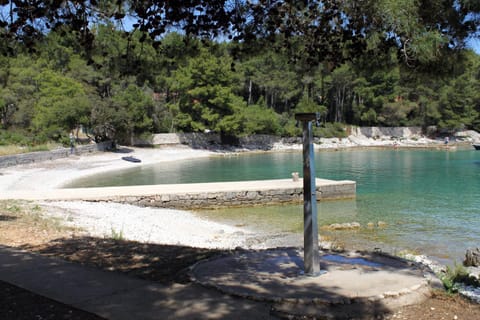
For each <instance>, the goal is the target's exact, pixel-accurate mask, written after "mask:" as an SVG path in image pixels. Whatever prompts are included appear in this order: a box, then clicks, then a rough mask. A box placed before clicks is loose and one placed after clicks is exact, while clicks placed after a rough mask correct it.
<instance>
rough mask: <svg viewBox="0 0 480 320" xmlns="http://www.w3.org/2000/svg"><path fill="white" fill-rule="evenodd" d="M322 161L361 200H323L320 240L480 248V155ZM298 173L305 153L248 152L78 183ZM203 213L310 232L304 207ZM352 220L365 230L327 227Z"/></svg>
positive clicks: (378, 153)
mask: <svg viewBox="0 0 480 320" xmlns="http://www.w3.org/2000/svg"><path fill="white" fill-rule="evenodd" d="M315 161H316V164H315V165H316V170H317V177H320V178H325V179H334V180H343V179H348V180H354V181H356V182H357V198H356V199H355V200H345V201H326V202H319V203H318V221H319V226H320V235H323V236H325V237H326V238H327V240H331V241H334V242H336V243H338V244H339V245H341V246H345V247H347V248H355V249H374V248H377V250H378V249H380V250H384V251H388V252H395V251H396V252H399V251H402V250H408V251H411V252H416V253H421V254H427V255H430V256H432V257H434V258H437V259H438V260H441V261H442V262H453V261H458V262H459V261H461V259H462V258H463V255H464V253H465V251H466V249H467V248H470V247H477V246H480V196H479V195H480V151H475V150H473V149H465V150H456V151H449V150H408V149H397V150H394V149H384V150H358V149H353V150H346V151H338V152H332V151H321V152H316V153H315ZM294 171H298V172H300V175H301V173H302V155H301V153H300V152H287V153H264V154H246V155H239V156H228V157H223V156H222V157H213V158H206V159H196V160H186V161H176V162H174V163H160V164H157V165H152V166H141V167H137V168H135V169H132V170H127V171H122V172H116V173H115V174H107V175H102V176H98V175H97V176H96V177H95V178H94V179H90V180H80V181H77V182H76V183H75V185H74V186H76V187H79V186H82V187H89V186H90V187H92V186H112V185H135V184H137V185H139V184H158V183H194V182H214V181H236V180H262V179H277V178H278V179H280V178H290V177H291V172H294ZM198 214H200V215H202V216H205V217H208V218H210V219H214V220H217V221H221V222H225V223H229V224H234V225H241V226H245V227H247V228H254V229H262V230H266V231H269V232H277V233H279V234H281V233H298V234H301V233H302V232H303V225H302V224H303V209H302V206H301V205H288V206H266V207H256V208H230V209H229V208H227V209H221V210H214V211H204V212H199V213H198ZM379 221H380V222H382V223H381V226H380V227H379V226H378V222H379ZM345 222H359V223H360V224H361V225H362V227H361V228H360V229H358V230H346V231H326V230H324V229H322V228H321V227H322V226H325V225H329V224H333V223H345ZM383 223H385V225H384V224H383ZM372 224H373V227H371V226H372ZM368 226H370V227H368Z"/></svg>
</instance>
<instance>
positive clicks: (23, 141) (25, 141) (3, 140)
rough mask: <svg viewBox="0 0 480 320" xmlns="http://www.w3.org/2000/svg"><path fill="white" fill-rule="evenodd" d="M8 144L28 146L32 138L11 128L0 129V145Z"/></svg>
mask: <svg viewBox="0 0 480 320" xmlns="http://www.w3.org/2000/svg"><path fill="white" fill-rule="evenodd" d="M8 145H18V146H29V145H32V139H31V138H30V137H28V136H26V135H24V134H22V133H19V132H16V131H13V130H9V131H7V130H1V129H0V146H8Z"/></svg>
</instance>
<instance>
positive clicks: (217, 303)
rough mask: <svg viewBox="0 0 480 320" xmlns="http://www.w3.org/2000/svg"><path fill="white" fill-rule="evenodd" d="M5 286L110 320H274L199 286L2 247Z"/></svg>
mask: <svg viewBox="0 0 480 320" xmlns="http://www.w3.org/2000/svg"><path fill="white" fill-rule="evenodd" d="M0 280H2V281H5V282H8V283H10V284H13V285H16V286H18V287H21V288H23V289H26V290H29V291H31V292H34V293H37V294H40V295H42V296H45V297H47V298H50V299H53V300H56V301H59V302H62V303H64V304H67V305H70V306H73V307H75V308H78V309H81V310H85V311H88V312H90V313H94V314H97V315H99V316H101V317H104V318H106V319H113V320H123V319H125V320H131V319H145V320H148V319H156V320H158V319H245V318H249V319H269V318H270V315H269V312H270V305H269V304H268V303H259V302H255V301H251V300H247V299H240V298H234V297H231V296H228V295H225V294H222V293H220V292H219V291H217V290H214V289H206V288H204V287H201V286H199V285H196V284H187V285H182V284H173V285H171V286H165V285H162V284H159V283H155V282H150V281H145V280H141V279H137V278H132V277H128V276H126V275H124V274H120V273H115V272H104V271H101V270H97V269H92V268H88V267H85V266H81V265H78V264H72V263H68V262H65V261H63V260H58V259H53V258H46V257H42V256H40V255H37V254H31V253H27V252H22V251H18V250H13V249H10V248H6V247H2V246H0Z"/></svg>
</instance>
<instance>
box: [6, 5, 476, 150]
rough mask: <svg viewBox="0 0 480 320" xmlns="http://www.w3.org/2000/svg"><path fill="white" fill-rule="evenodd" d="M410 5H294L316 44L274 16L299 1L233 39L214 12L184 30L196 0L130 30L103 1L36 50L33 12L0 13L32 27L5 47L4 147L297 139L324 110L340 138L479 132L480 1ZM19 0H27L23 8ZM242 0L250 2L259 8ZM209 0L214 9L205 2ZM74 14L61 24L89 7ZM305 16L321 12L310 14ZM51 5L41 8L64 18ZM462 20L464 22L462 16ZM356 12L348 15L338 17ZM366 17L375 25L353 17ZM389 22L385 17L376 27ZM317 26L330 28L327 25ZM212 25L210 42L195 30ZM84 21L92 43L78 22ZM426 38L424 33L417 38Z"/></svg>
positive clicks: (327, 132) (270, 10)
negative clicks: (192, 138) (354, 133)
mask: <svg viewBox="0 0 480 320" xmlns="http://www.w3.org/2000/svg"><path fill="white" fill-rule="evenodd" d="M227 2H228V1H227ZM400 2H402V3H403V2H408V3H405V5H406V9H405V10H406V11H408V10H410V9H411V12H410V13H408V12H407V13H408V15H407V13H405V12H404V9H402V8H400V7H397V4H395V3H396V2H390V1H381V2H378V3H377V4H378V5H379V7H371V8H369V9H368V10H370V11H365V12H368V14H366V15H365V17H363V16H362V17H357V15H356V13H358V12H356V11H355V10H356V9H355V10H354V8H353V7H348V6H347V5H346V4H348V3H350V2H348V1H347V2H341V3H342V4H343V5H345V7H341V6H340V7H336V6H333V5H332V8H329V7H324V6H327V3H329V2H325V3H323V4H319V7H314V6H312V5H310V7H304V6H303V5H300V4H296V5H295V6H294V7H288V8H289V10H293V9H295V10H297V11H295V12H297V13H298V12H300V13H301V12H305V15H304V16H302V15H298V16H293V13H291V15H292V16H291V19H294V18H295V19H300V20H301V19H307V18H308V19H317V20H314V21H313V22H312V21H308V22H309V23H310V29H312V25H315V28H317V27H318V30H317V31H319V32H320V33H319V34H318V36H319V37H320V36H321V38H318V39H317V38H315V39H313V38H310V36H311V37H313V36H314V35H310V34H309V33H308V32H306V31H305V30H303V29H302V32H301V33H300V31H299V30H300V29H301V28H302V25H301V24H300V22H301V21H303V20H301V21H300V20H299V21H297V20H289V21H290V22H289V23H290V24H289V25H286V24H288V23H287V22H288V21H287V22H285V21H284V20H276V19H278V18H279V17H284V18H285V14H286V13H285V12H283V11H279V10H280V9H282V8H283V9H282V10H286V7H285V6H289V5H291V6H293V4H291V3H290V1H286V2H279V1H272V2H271V3H275V4H276V5H277V7H274V6H273V4H271V6H270V7H269V5H267V4H266V2H265V3H263V1H260V2H259V3H258V4H257V6H256V7H255V6H254V7H253V9H251V10H252V12H251V15H252V17H251V20H248V19H247V20H245V21H244V20H242V21H243V23H244V24H248V22H251V23H252V24H253V23H254V22H256V23H258V24H257V25H255V26H256V27H257V28H258V29H255V30H254V31H251V32H250V33H248V32H247V31H245V30H250V29H251V27H252V25H250V29H248V26H245V27H244V29H241V31H242V32H240V31H239V30H240V29H238V28H239V26H238V25H236V24H235V23H233V22H229V23H233V26H232V27H231V28H234V27H235V28H237V29H232V30H237V31H236V32H237V33H238V34H241V35H242V37H239V39H237V38H236V37H232V34H235V32H234V31H232V32H231V34H230V35H229V37H227V36H226V35H227V34H228V33H225V29H222V28H223V27H220V25H219V24H218V23H220V22H218V21H216V20H215V19H217V18H218V19H220V18H219V17H217V16H215V15H211V16H208V17H207V18H208V19H211V22H212V24H211V25H207V24H206V25H202V26H200V25H197V27H196V28H193V29H187V27H188V26H190V27H192V24H194V23H198V21H196V20H192V21H193V22H192V21H190V20H189V17H190V16H188V14H187V13H188V12H189V11H188V10H187V9H188V8H186V7H188V4H185V8H183V9H185V12H184V11H181V13H182V14H183V15H182V14H180V13H178V12H177V14H178V15H179V16H178V17H177V18H178V19H179V20H181V21H183V22H182V23H184V24H182V23H179V24H177V27H176V28H171V27H170V28H167V29H159V28H160V27H159V26H156V28H157V29H155V28H153V27H152V28H153V29H148V28H146V27H145V28H143V30H142V24H134V26H133V29H131V30H128V31H127V32H126V31H125V28H123V27H122V24H121V23H120V22H121V21H122V20H119V19H121V18H123V17H124V16H125V14H126V13H128V12H126V13H123V12H121V14H120V13H119V10H120V11H121V10H123V9H120V7H118V8H117V7H115V6H114V5H113V4H112V6H111V7H108V8H103V9H104V10H107V9H108V10H113V11H111V15H110V16H108V15H107V16H103V18H102V19H100V18H99V19H97V20H95V21H93V20H89V21H88V24H82V26H83V28H84V29H81V28H80V27H79V26H76V25H75V24H72V25H71V26H70V25H68V21H69V20H61V19H60V17H57V18H58V19H57V20H58V21H57V22H58V23H57V24H56V25H55V28H51V30H47V31H45V30H44V31H43V33H41V34H40V35H39V34H38V33H36V37H35V43H34V45H32V42H31V41H27V40H32V38H28V39H26V38H25V37H27V36H28V34H27V33H26V31H25V30H27V29H25V28H27V27H28V26H30V24H29V22H28V21H30V20H28V19H27V18H28V17H26V18H25V20H21V19H20V18H22V16H21V14H20V13H21V11H19V10H17V11H18V13H17V15H18V21H16V20H15V19H13V18H14V17H17V16H15V15H13V14H12V15H11V16H10V18H11V21H12V22H9V21H10V20H9V19H8V17H7V18H5V19H4V20H2V21H3V22H4V23H5V25H7V29H5V30H14V31H16V30H20V29H19V28H18V25H20V24H23V25H24V29H25V30H24V31H23V32H21V31H16V32H17V33H16V34H17V38H11V37H7V38H6V39H7V40H8V41H3V42H2V44H0V52H1V53H2V54H1V55H0V137H1V139H0V144H19V145H36V144H41V143H45V142H47V141H56V142H60V143H64V144H68V134H69V132H72V131H75V130H76V131H75V132H74V133H75V134H76V135H78V133H79V132H78V130H80V128H82V131H83V132H84V133H85V134H87V135H88V136H90V137H91V138H93V139H95V140H97V141H102V140H106V139H117V140H118V141H121V142H127V143H128V142H129V141H131V139H132V137H133V136H142V135H147V134H149V133H161V132H197V131H198V132H204V131H207V132H208V131H212V132H218V133H220V134H221V135H222V137H223V138H224V140H225V141H231V139H235V138H236V137H239V136H244V135H250V134H274V135H282V136H295V135H298V134H300V129H299V128H298V127H297V126H296V123H295V120H294V113H296V112H319V113H320V114H321V115H322V123H323V128H322V129H318V131H317V133H316V134H317V135H322V136H327V137H328V136H341V135H343V134H344V133H343V125H344V124H351V125H358V126H422V127H427V126H432V125H434V126H437V127H438V128H439V129H440V130H449V131H453V130H458V129H474V130H480V56H479V55H477V54H476V53H474V52H473V51H471V50H468V49H465V47H464V46H462V43H464V42H461V41H464V40H465V39H466V37H467V36H468V35H469V34H474V33H472V30H473V32H474V31H475V30H477V31H478V26H475V24H474V22H476V23H477V24H478V19H476V20H472V21H470V22H469V23H470V24H468V23H467V22H468V21H467V20H468V17H478V15H476V14H477V13H478V12H480V8H477V7H475V6H473V7H472V6H470V7H468V6H467V4H465V6H466V7H465V8H466V9H465V10H464V11H462V10H463V9H462V8H463V7H461V6H460V5H463V2H462V1H460V2H458V7H455V6H453V7H448V8H450V9H448V10H447V9H445V8H444V9H442V10H444V11H441V12H439V13H438V14H436V15H434V16H431V14H432V13H433V12H434V11H433V10H434V9H435V8H424V9H421V8H423V7H422V6H420V7H419V6H418V4H414V3H413V2H412V3H410V2H409V1H400ZM434 2H435V3H437V2H438V1H434ZM22 3H23V2H21V1H20V2H18V3H17V6H19V9H20V8H22V7H21V5H22ZM78 3H83V2H78ZM95 3H97V2H95ZM105 3H110V2H109V1H106V2H105ZM112 3H113V2H112ZM126 3H127V2H126ZM128 3H130V2H128ZM162 3H163V2H162ZM228 3H230V2H228ZM238 3H240V4H243V5H245V10H247V9H248V10H250V9H249V8H250V7H248V5H249V2H245V3H244V2H242V1H240V2H238ZM268 3H270V2H268ZM299 3H300V2H299ZM302 3H303V2H302ZM311 3H317V2H316V1H312V2H311ZM367 3H370V2H369V1H366V2H365V5H366V4H367ZM373 3H375V2H373ZM380 3H381V4H382V5H383V6H384V7H380ZM371 4H372V3H371ZM92 5H93V2H92ZM137 5H138V4H137ZM165 5H166V4H165ZM209 5H212V6H213V4H209V2H208V3H205V4H204V6H205V8H208V6H209ZM260 5H263V6H264V7H262V8H264V9H265V10H266V11H265V12H264V14H267V17H268V19H267V18H265V19H266V20H265V21H264V25H261V22H260V21H256V20H255V19H256V18H257V16H256V15H255V14H258V15H259V17H260V16H261V15H260V13H258V12H257V11H258V10H257V9H258V6H260ZM338 5H340V4H338ZM51 6H52V7H54V8H53V9H55V10H57V9H58V10H66V9H65V8H63V9H62V8H61V7H59V8H56V7H55V6H54V4H52V5H51ZM46 7H48V6H46ZM284 7H285V8H284ZM85 8H88V7H85ZM109 8H110V9H109ZM122 8H123V7H122ZM195 8H196V10H198V11H197V13H196V14H195V15H194V16H193V17H195V19H200V18H199V17H202V15H201V14H200V12H202V10H203V9H202V10H200V9H199V8H200V7H195ZM220 8H222V7H220ZM225 8H227V4H224V7H223V9H225ZM255 8H257V9H255ZM275 8H276V9H275ZM319 8H320V9H322V8H323V9H322V10H320V9H319ZM468 8H470V9H468ZM53 9H52V10H53ZM100 9H101V8H100ZM100 9H99V10H100ZM150 9H151V8H150ZM217 9H218V8H217ZM314 9H315V10H320V11H318V12H316V11H315V10H314ZM327 9H328V10H330V11H328V10H327ZM407 9H408V10H407ZM460 9H461V10H460ZM85 10H86V9H85ZM92 10H93V9H92ZM152 10H153V9H152ZM172 10H173V9H172ZM219 10H220V9H219ZM225 10H226V9H225ZM232 10H233V9H232ZM255 10H257V11H255ZM275 10H277V11H275ZM302 10H303V11H302ZM312 10H313V11H312ZM352 10H354V11H352ZM422 10H424V11H425V12H424V11H422ZM429 10H430V11H429ZM449 10H450V11H449ZM451 10H453V11H451ZM469 10H470V11H469ZM22 12H23V11H22ZM62 12H63V11H62ZM72 12H73V13H72V16H71V17H70V16H66V17H62V19H68V18H69V17H70V18H71V19H74V18H75V15H78V14H80V13H78V12H77V11H72ZM108 12H110V11H108ZM129 12H130V13H131V14H132V15H134V14H136V16H135V17H137V18H138V21H141V22H142V21H143V22H145V21H150V22H152V21H155V20H152V19H153V18H152V17H153V16H154V14H153V13H152V15H151V16H150V18H152V19H150V20H149V19H146V18H148V17H149V16H148V15H149V13H148V12H145V15H146V16H145V17H143V16H141V14H140V13H139V12H143V11H141V10H140V9H139V8H138V7H135V6H133V4H132V7H131V8H130V11H129ZM186 12H187V13H186ZM206 12H207V11H206ZM282 12H283V13H282ZM290 12H291V11H290ZM307 12H310V13H312V12H316V14H317V15H315V17H314V18H312V17H313V14H311V16H312V17H310V16H309V15H307V14H306V13H307ZM469 12H470V13H469ZM47 13H48V11H45V12H44V11H39V13H38V15H39V16H41V15H42V14H45V17H48V18H49V19H54V18H51V16H50V15H48V14H47ZM400 13H402V14H405V16H402V15H399V14H400ZM172 14H173V13H172ZM245 14H246V13H245ZM454 14H456V16H455V19H457V20H458V21H462V23H463V25H462V24H460V22H458V23H457V22H454V21H453V20H452V19H453V16H454ZM347 15H350V18H349V19H350V20H348V22H346V21H343V23H342V22H338V19H341V18H342V17H343V18H345V17H346V16H347ZM377 15H378V16H377ZM411 15H412V16H411ZM457 16H458V17H457ZM52 17H56V16H52ZM222 17H223V16H222ZM389 17H390V18H395V19H397V20H395V21H393V20H392V21H390V20H388V19H389ZM415 17H417V18H415ZM419 17H420V18H421V19H420V18H419ZM144 18H145V19H144ZM357 18H358V23H360V21H363V22H362V23H365V24H367V23H368V28H367V25H362V26H357V25H354V22H355V21H356V20H355V19H357ZM369 18H372V20H371V21H370V20H368V19H369ZM374 18H375V19H374ZM380 18H381V19H380ZM447 18H448V19H450V20H448V19H447ZM30 19H33V18H31V17H30ZM165 19H166V17H165ZM172 19H173V18H172ZM192 19H193V18H192ZM222 19H226V18H225V17H223V18H222ZM232 19H233V18H232ZM285 19H286V18H285ZM321 19H324V20H321ZM325 19H326V20H325ZM328 19H330V20H328ZM362 19H363V20H362ZM382 19H383V20H382ZM410 19H412V20H410ZM415 19H417V20H415ZM429 19H430V20H431V21H430V20H429ZM435 19H437V20H438V21H436V20H435ZM442 19H443V20H442ZM0 20H1V19H0ZM267 20H268V21H267ZM364 20H365V21H364ZM32 21H36V20H35V19H33V20H32ZM48 21H49V23H50V22H51V21H50V20H48ZM74 21H77V20H74ZM162 21H163V20H162ZM195 21H196V22H195ZM272 21H273V22H272ZM379 21H381V22H382V24H381V25H380V24H379V25H376V23H380V22H379ZM389 21H390V22H389ZM412 21H417V22H418V21H421V22H422V24H421V25H416V24H415V25H414V24H411V23H413V22H412ZM439 21H443V22H442V23H441V24H440V22H439ZM62 22H64V24H62ZM143 22H142V23H143ZM164 22H165V23H168V22H169V21H168V19H166V20H165V21H164ZM170 22H171V21H170ZM294 22H296V23H298V25H293V23H294ZM417 22H415V23H417ZM145 23H147V22H145ZM152 23H153V22H152ZM215 23H217V24H215ZM225 23H227V22H225ZM321 23H325V24H326V25H325V26H323V29H320V28H321V27H322V24H321ZM334 23H338V25H337V27H336V29H335V28H334V27H333V25H334ZM454 23H457V24H455V25H454ZM17 24H18V25H17ZM239 24H241V23H239ZM449 24H450V26H449V27H448V25H449ZM42 25H43V26H48V25H49V24H48V23H44V24H42ZM35 26H36V25H34V24H32V28H33V27H35ZM181 26H183V29H182V27H181ZM206 26H209V27H208V28H210V29H209V30H208V32H210V33H208V32H207V33H206V34H208V35H209V36H204V34H203V35H202V34H198V33H201V31H202V28H201V27H204V28H206ZM87 27H88V34H87V35H88V36H89V38H88V40H89V41H88V42H85V41H83V40H85V39H84V38H82V37H81V36H79V31H78V30H77V29H78V28H80V29H81V30H84V31H85V30H87V29H85V28H87ZM262 27H263V28H262ZM8 28H10V29H8ZM282 28H283V29H282ZM289 28H291V30H290V29H289ZM329 28H333V29H329ZM339 28H340V29H341V30H343V31H342V32H343V35H342V36H341V37H340V35H339V33H338V31H339V30H340V29H339ZM356 28H360V29H358V30H363V31H362V32H363V33H362V32H358V30H357V29H356ZM435 28H439V30H437V29H435ZM475 28H477V29H475ZM218 29H222V30H223V32H224V34H225V36H223V37H222V36H220V35H219V32H220V31H219V30H218ZM310 29H308V30H310ZM152 30H153V31H152ZM159 30H162V32H160V31H159ZM192 30H193V31H195V32H191V31H192ZM212 30H213V31H212ZM252 30H253V29H252ZM295 30H296V31H297V33H295V32H294V31H295ZM389 30H391V31H389ZM422 30H423V31H422ZM147 31H148V32H147ZM156 31H158V32H156ZM205 32H206V31H205ZM347 33H348V37H347V36H346V35H347ZM7 34H10V33H7ZM81 35H83V36H85V32H84V33H82V34H81ZM215 35H216V36H215ZM300 35H301V36H300ZM315 35H317V33H315ZM420 35H421V36H422V37H424V38H415V37H420ZM4 36H5V35H4ZM209 37H210V38H211V39H208V38H209ZM435 37H437V38H435ZM15 39H16V40H15ZM227 39H228V40H227ZM312 39H313V40H312ZM448 39H450V41H451V43H448V42H446V41H447V40H448ZM81 40H82V41H81ZM247 40H248V41H247ZM310 40H311V41H313V42H309V41H310ZM457 40H458V42H456V44H455V41H457ZM415 41H416V42H415ZM413 43H415V45H413ZM307 49H308V50H307ZM407 49H408V50H407Z"/></svg>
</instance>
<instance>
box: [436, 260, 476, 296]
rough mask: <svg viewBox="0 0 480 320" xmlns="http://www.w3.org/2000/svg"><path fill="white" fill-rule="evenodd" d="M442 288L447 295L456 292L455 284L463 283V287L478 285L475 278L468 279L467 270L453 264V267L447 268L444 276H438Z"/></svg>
mask: <svg viewBox="0 0 480 320" xmlns="http://www.w3.org/2000/svg"><path fill="white" fill-rule="evenodd" d="M440 280H442V283H443V286H444V287H445V289H446V290H447V292H449V293H455V292H457V290H458V289H457V286H456V284H457V283H463V284H465V285H471V286H479V285H480V284H479V283H478V281H477V280H476V279H475V278H472V277H470V275H469V274H468V271H467V269H466V268H465V267H464V266H463V265H461V264H457V263H455V264H454V266H453V267H450V266H447V270H446V272H445V274H443V275H441V276H440Z"/></svg>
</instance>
